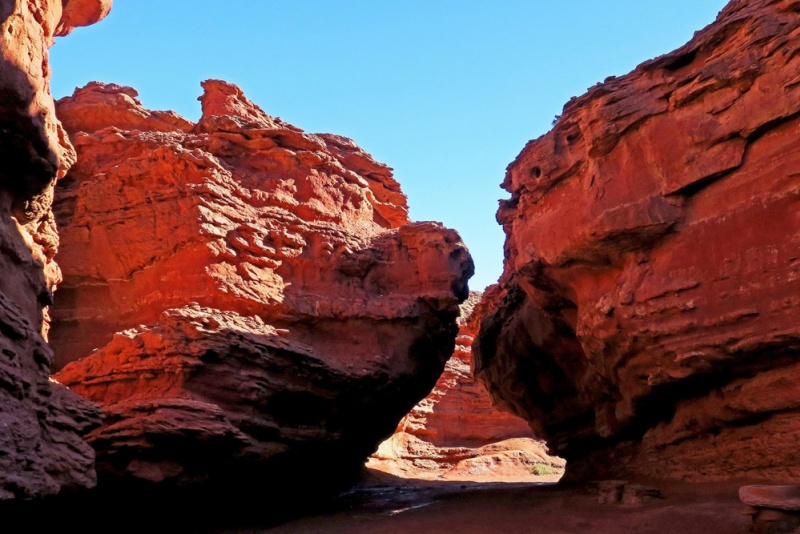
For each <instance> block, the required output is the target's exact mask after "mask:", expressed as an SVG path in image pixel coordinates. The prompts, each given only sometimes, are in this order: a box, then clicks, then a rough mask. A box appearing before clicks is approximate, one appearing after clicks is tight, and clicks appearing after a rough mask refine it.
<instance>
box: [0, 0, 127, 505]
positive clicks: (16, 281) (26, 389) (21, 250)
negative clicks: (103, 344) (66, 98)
mask: <svg viewBox="0 0 800 534" xmlns="http://www.w3.org/2000/svg"><path fill="white" fill-rule="evenodd" d="M110 7H111V1H110V0H105V1H101V0H70V1H69V2H63V3H62V2H61V0H18V1H7V2H3V3H2V5H1V6H0V161H2V165H1V166H0V501H6V500H16V499H32V498H40V497H43V496H49V495H53V494H56V493H59V492H60V491H61V490H62V489H63V488H65V487H68V488H75V487H92V486H94V484H95V478H96V477H95V472H94V453H93V451H92V449H91V448H90V447H89V446H88V445H87V444H86V443H85V441H84V440H83V439H82V438H81V434H83V433H85V432H87V431H88V430H89V429H91V428H92V427H93V426H96V425H98V424H99V421H100V420H99V415H100V414H99V411H98V410H97V409H96V407H94V406H93V405H92V404H91V403H89V402H87V401H85V400H84V399H82V398H80V397H78V396H77V395H74V394H72V393H70V392H69V391H67V390H66V389H65V388H63V387H60V386H59V385H57V384H54V383H53V382H50V381H49V380H48V377H49V375H50V366H51V363H52V360H53V354H52V352H51V350H50V348H49V347H48V346H47V344H46V342H45V340H46V338H47V329H48V316H47V306H48V305H49V304H50V303H51V300H52V291H53V288H54V287H55V285H56V284H58V282H59V280H60V277H61V275H60V272H59V270H58V266H57V265H56V264H55V262H54V261H53V256H54V255H55V253H56V248H57V246H58V235H57V234H56V229H55V223H54V220H53V214H52V212H51V210H50V206H51V202H52V198H53V188H54V185H55V181H56V179H57V178H59V177H62V176H63V175H64V174H65V173H66V170H67V168H69V166H70V164H71V163H72V162H74V160H75V151H74V149H73V148H72V145H70V143H69V140H68V139H67V136H66V134H65V132H64V130H63V128H62V127H61V125H60V124H59V122H58V120H57V119H56V116H55V112H54V108H53V98H52V96H51V95H50V87H49V80H50V72H49V64H48V47H49V46H50V45H51V44H52V43H53V37H54V35H64V34H66V33H68V32H69V31H71V30H72V29H73V28H74V27H75V26H83V25H87V24H92V23H93V22H96V21H98V20H99V19H101V18H102V17H103V16H105V15H106V14H107V13H108V10H109V9H110ZM92 10H94V11H92ZM79 13H80V16H79V15H78V14H79Z"/></svg>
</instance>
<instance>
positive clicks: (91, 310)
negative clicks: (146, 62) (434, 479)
mask: <svg viewBox="0 0 800 534" xmlns="http://www.w3.org/2000/svg"><path fill="white" fill-rule="evenodd" d="M203 87H204V89H205V93H204V95H203V96H202V97H201V102H202V107H203V115H202V118H201V119H200V121H199V122H198V123H197V124H192V123H190V122H188V121H186V120H185V119H182V118H180V117H178V116H176V115H174V114H171V113H164V112H151V111H149V110H146V109H144V108H143V107H142V106H141V104H140V102H139V101H138V100H136V96H137V95H136V92H135V91H134V90H133V89H131V88H127V87H120V86H116V85H105V84H99V83H93V84H90V85H88V86H87V87H84V88H82V89H78V90H76V92H75V94H74V95H73V96H72V97H68V98H65V99H62V100H61V101H59V102H58V111H59V114H60V116H61V117H62V118H63V120H64V124H65V125H66V128H67V129H68V131H69V133H70V136H71V137H72V139H73V143H74V144H75V146H76V148H77V152H78V162H77V164H76V165H75V166H74V167H73V168H72V170H71V171H70V172H69V174H68V175H67V177H66V178H65V179H64V180H62V181H61V182H60V184H59V188H58V191H57V194H56V203H55V212H56V215H57V219H58V223H59V227H60V229H61V230H60V231H61V238H62V246H61V249H60V252H59V255H58V257H57V260H58V262H59V264H60V265H61V268H62V270H63V273H64V282H63V283H62V285H61V286H60V288H59V291H58V293H57V298H56V305H55V307H54V312H53V317H54V326H53V332H52V340H53V345H54V346H55V347H57V360H58V362H59V365H64V364H67V363H68V364H69V365H66V367H64V369H63V370H61V371H60V372H59V373H58V374H57V375H56V378H57V379H58V380H59V381H61V382H62V383H64V384H67V385H68V386H69V387H70V388H71V389H72V390H73V391H76V392H79V393H81V394H82V395H85V396H86V397H88V398H90V399H92V400H94V401H96V402H98V403H99V404H101V406H102V407H103V409H104V410H105V411H106V412H107V414H108V417H107V419H106V421H105V424H104V425H103V427H102V428H100V429H98V430H96V431H94V432H93V433H92V434H91V435H90V436H89V439H90V442H91V443H92V444H93V446H94V447H95V448H96V450H97V454H98V460H97V462H98V471H99V473H100V475H101V477H102V476H106V477H108V479H109V480H116V481H121V482H123V483H125V482H124V481H125V480H136V481H150V482H163V483H164V484H166V485H169V484H173V483H174V484H191V483H194V482H202V481H206V480H211V481H218V482H222V483H221V484H220V487H222V486H224V483H225V482H226V481H228V482H233V483H235V481H236V480H242V478H251V479H258V480H263V481H266V480H269V481H270V482H269V484H271V485H273V486H271V487H275V486H276V485H279V484H281V483H284V484H296V485H298V486H300V487H303V488H305V491H313V490H315V489H317V488H318V487H320V486H324V485H326V484H328V483H331V482H334V481H336V480H338V479H340V478H341V476H340V475H342V474H344V473H350V472H355V470H356V469H358V468H359V467H360V464H361V463H363V461H364V459H365V458H366V457H367V456H368V455H369V454H370V453H371V452H372V451H373V450H374V449H375V448H376V447H377V445H378V443H379V442H380V441H381V440H382V439H384V438H385V437H387V436H388V435H390V434H391V432H392V430H393V429H394V428H395V427H396V425H397V422H398V421H399V420H400V419H401V418H402V416H403V415H404V414H405V413H407V412H408V410H409V409H410V408H411V407H412V406H413V405H414V403H415V402H417V401H418V400H419V399H420V398H422V397H423V396H424V395H425V394H426V393H427V392H428V391H430V389H431V387H432V386H433V384H434V383H435V381H436V378H437V377H438V376H439V374H440V373H441V371H442V368H443V366H444V363H445V361H446V360H447V358H448V357H449V355H450V354H451V353H452V351H453V347H454V339H455V336H456V333H457V326H456V318H457V316H458V312H459V308H458V304H459V302H460V301H461V300H463V299H465V298H466V297H467V292H468V290H467V286H466V282H467V278H468V277H469V276H470V275H471V273H472V260H471V259H470V257H469V253H468V252H467V250H466V248H465V247H464V245H463V244H462V243H461V240H460V238H459V236H458V234H456V232H454V231H452V230H448V229H445V228H443V227H442V226H441V225H439V224H437V223H410V222H409V221H408V216H407V208H406V201H405V196H404V195H403V194H402V192H401V191H400V188H399V185H398V184H397V182H396V181H395V180H394V179H393V178H392V174H391V169H389V168H388V167H386V166H385V165H383V164H381V163H378V162H376V161H375V160H373V159H372V157H370V156H369V155H368V154H366V153H365V152H364V151H362V150H361V149H360V148H358V147H357V146H356V145H355V144H354V143H353V142H352V141H351V140H349V139H347V138H344V137H340V136H335V135H327V134H321V135H312V134H306V133H304V132H302V131H301V130H300V129H298V128H296V127H294V126H291V125H289V124H287V123H285V122H283V121H281V120H280V119H277V118H273V117H270V116H269V115H267V114H266V113H264V112H263V111H262V110H261V109H259V108H258V107H257V106H256V105H255V104H253V103H252V102H250V101H248V100H247V99H246V98H245V97H244V95H243V94H242V92H241V90H240V89H239V88H238V87H236V86H234V85H231V84H228V83H226V82H221V81H217V80H209V81H206V82H204V83H203ZM70 362H71V363H70ZM309 481H313V483H311V484H310V483H309ZM283 487H286V486H283Z"/></svg>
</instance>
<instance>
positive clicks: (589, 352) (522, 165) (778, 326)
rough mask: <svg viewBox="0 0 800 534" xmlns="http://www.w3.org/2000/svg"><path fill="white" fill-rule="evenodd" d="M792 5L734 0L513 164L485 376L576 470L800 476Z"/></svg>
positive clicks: (586, 101) (799, 177) (567, 112)
mask: <svg viewBox="0 0 800 534" xmlns="http://www.w3.org/2000/svg"><path fill="white" fill-rule="evenodd" d="M799 13H800V3H798V2H797V1H796V0H734V1H733V2H731V3H730V4H729V5H728V6H727V7H726V8H725V9H724V10H723V11H722V12H721V13H720V15H719V18H718V19H717V21H716V22H715V23H713V24H711V25H710V26H708V27H707V28H705V29H704V30H702V31H700V32H698V33H696V34H695V36H694V38H693V39H692V40H691V41H690V42H689V43H688V44H687V45H685V46H683V47H682V48H680V49H678V50H676V51H675V52H672V53H669V54H667V55H664V56H661V57H659V58H656V59H654V60H651V61H648V62H646V63H643V64H642V65H640V66H639V67H637V68H636V70H634V71H633V72H632V73H630V74H628V75H626V76H622V77H619V78H610V79H607V80H606V81H605V82H604V83H602V84H598V85H597V86H595V87H593V88H591V89H590V90H589V92H588V93H587V94H585V95H584V96H581V97H580V98H576V99H573V100H571V101H570V102H569V103H568V104H567V105H566V106H565V108H564V112H563V114H562V115H561V117H560V118H559V120H558V121H557V123H556V124H555V127H554V128H553V130H552V131H551V132H549V133H548V134H546V135H544V136H543V137H541V138H539V139H536V140H534V141H531V142H530V143H528V145H527V146H526V147H525V149H524V150H523V151H522V153H521V154H520V155H519V156H518V158H517V159H516V160H515V161H514V162H513V163H512V164H511V165H510V166H509V168H508V172H507V175H506V179H505V182H504V183H503V187H504V188H505V189H506V190H507V191H509V192H510V193H511V199H510V200H506V201H501V206H500V209H499V211H498V220H499V221H500V222H501V224H502V225H503V227H504V229H505V232H506V245H505V252H506V261H505V272H504V275H503V277H502V278H501V287H499V288H496V289H495V290H493V291H492V292H491V294H490V295H487V296H486V297H485V300H486V305H487V306H489V308H490V313H489V314H488V315H487V318H486V320H485V321H484V322H483V324H482V327H481V331H480V335H479V337H478V339H477V340H476V348H475V354H476V356H475V367H476V372H477V375H478V376H479V377H480V379H481V380H482V381H483V382H484V383H485V384H486V385H487V387H488V389H489V390H490V392H491V394H492V395H493V396H494V397H496V398H497V399H500V400H502V401H503V402H504V403H506V404H507V405H508V406H510V407H512V408H513V410H514V411H515V412H516V413H518V414H520V415H522V416H524V417H525V418H526V419H527V420H528V421H529V422H530V423H531V425H532V427H533V429H534V431H535V432H536V434H537V435H538V436H542V437H546V438H547V439H548V441H549V443H550V445H551V447H552V448H553V449H554V450H555V452H557V453H558V454H559V455H560V456H563V457H565V458H566V459H567V460H568V464H567V476H568V477H573V478H581V477H593V478H599V477H601V476H605V475H609V474H614V475H628V474H632V475H640V476H649V477H659V478H660V477H665V478H682V479H688V480H715V479H726V478H732V477H750V478H757V479H775V480H787V479H795V480H796V479H798V478H800V456H798V455H797V454H796V444H797V442H798V440H799V439H800V416H799V415H798V413H800V412H798V408H800V397H799V396H798V395H797V391H798V388H800V367H798V365H800V363H799V362H798V358H797V355H798V353H800V217H799V216H798V215H799V214H800V174H799V173H798V168H800V143H799V142H798V141H800V16H798V14H799Z"/></svg>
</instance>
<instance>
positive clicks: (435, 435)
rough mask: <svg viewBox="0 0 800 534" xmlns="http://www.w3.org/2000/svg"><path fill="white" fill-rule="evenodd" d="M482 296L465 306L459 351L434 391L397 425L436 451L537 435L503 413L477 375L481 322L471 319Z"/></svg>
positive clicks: (473, 295)
mask: <svg viewBox="0 0 800 534" xmlns="http://www.w3.org/2000/svg"><path fill="white" fill-rule="evenodd" d="M480 298H481V293H480V292H477V291H473V292H471V293H470V297H469V299H468V300H467V301H465V302H464V303H463V304H462V305H461V317H459V320H458V323H459V331H458V337H456V349H455V351H454V352H453V355H452V356H451V357H450V359H449V360H448V361H447V364H446V365H445V369H444V373H442V376H440V377H439V380H438V381H437V382H436V386H434V388H433V391H431V392H430V394H429V395H428V396H427V397H425V398H424V399H423V400H421V401H420V402H419V403H418V404H417V405H416V406H414V408H413V409H412V410H411V411H410V412H409V413H408V415H406V416H405V417H404V418H403V420H402V421H401V422H400V424H399V425H398V427H397V431H398V432H405V433H407V434H411V435H413V436H416V437H417V438H420V439H422V440H424V441H427V442H430V443H431V444H433V445H435V446H437V447H480V446H482V445H487V444H489V443H493V442H497V441H502V440H505V439H510V438H521V437H532V436H533V432H532V431H531V429H530V427H529V426H528V424H527V423H526V422H525V421H524V420H523V419H520V418H519V417H517V416H515V415H512V414H510V413H508V412H504V411H501V410H498V409H497V408H495V407H494V406H492V401H491V399H490V398H489V395H488V394H487V392H486V389H485V388H484V387H483V386H482V385H481V384H480V383H478V382H476V381H475V379H474V378H473V377H472V371H471V369H470V368H471V365H472V342H473V339H474V337H475V335H476V334H477V331H478V326H479V324H480V320H479V319H480V318H479V317H477V316H473V315H472V311H473V309H474V307H475V305H476V304H477V303H478V301H479V300H480Z"/></svg>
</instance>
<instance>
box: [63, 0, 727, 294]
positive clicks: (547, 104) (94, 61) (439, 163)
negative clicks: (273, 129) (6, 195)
mask: <svg viewBox="0 0 800 534" xmlns="http://www.w3.org/2000/svg"><path fill="white" fill-rule="evenodd" d="M725 3H726V2H725V1H724V0H601V1H598V0H549V1H544V0H496V1H494V2H487V1H486V0H481V1H477V0H458V1H456V0H402V1H401V0H397V1H391V0H290V1H286V0H284V1H280V2H278V1H275V0H226V1H224V2H220V1H219V0H213V1H212V0H192V1H189V0H115V1H114V7H113V10H112V12H111V14H110V15H109V16H108V18H107V19H105V20H104V21H102V22H101V23H99V24H97V25H95V26H91V27H89V28H79V29H77V30H76V31H75V32H74V33H73V34H72V35H70V36H69V37H67V38H64V39H58V40H57V41H56V45H55V46H54V47H53V49H52V51H51V63H52V71H53V78H52V90H53V94H54V95H55V97H56V98H59V97H61V96H64V95H67V94H71V93H72V91H73V90H74V88H75V87H77V86H82V85H84V84H86V83H87V82H89V81H91V80H100V81H104V82H114V83H119V84H123V85H130V86H133V87H135V88H136V89H137V90H138V91H139V94H140V98H141V100H142V102H143V103H144V105H145V106H146V107H148V108H151V109H172V110H175V111H177V112H178V113H180V114H182V115H184V116H186V117H187V118H190V119H193V120H196V119H197V118H198V117H199V115H200V105H199V103H198V102H197V100H196V99H197V97H198V96H199V95H200V93H201V89H200V85H199V83H200V81H201V80H204V79H207V78H222V79H224V80H228V81H230V82H233V83H236V84H237V85H239V86H241V87H242V89H244V92H245V94H246V95H247V96H248V98H250V100H252V101H254V102H256V103H257V104H258V105H259V106H261V107H262V108H263V109H264V110H265V111H266V112H267V113H269V114H271V115H273V116H278V117H281V118H282V119H284V120H286V121H288V122H290V123H292V124H294V125H296V126H299V127H300V128H303V129H304V130H306V131H307V132H331V133H337V134H341V135H346V136H348V137H352V138H353V139H355V141H356V142H357V143H358V144H359V145H361V147H362V148H364V149H365V150H367V151H368V152H370V153H371V154H372V155H373V156H374V157H375V158H376V159H378V160H380V161H383V162H385V163H387V164H389V165H390V166H391V167H393V168H394V169H395V177H396V178H397V180H398V181H399V182H400V184H401V185H402V187H403V190H404V191H405V193H406V195H408V200H409V205H410V207H411V217H412V218H413V219H415V220H437V221H442V222H444V223H445V224H446V225H447V226H449V227H451V228H455V229H457V230H458V231H459V232H460V233H461V236H462V237H463V238H464V241H465V242H466V244H467V246H468V247H469V249H470V251H471V252H472V255H473V257H474V258H475V264H476V274H475V277H474V278H473V279H472V281H471V283H470V286H471V287H472V288H473V289H483V287H485V286H486V285H488V284H491V283H493V282H495V281H496V280H497V278H498V277H499V275H500V273H501V271H502V261H503V232H502V229H501V228H500V226H499V225H498V224H497V223H496V222H495V212H496V210H497V200H498V199H499V198H504V197H507V194H506V193H505V192H504V191H502V190H501V189H500V188H499V184H500V182H501V181H502V180H503V176H504V173H505V168H506V165H508V164H509V163H510V162H511V161H512V160H513V159H514V158H515V157H516V155H517V154H518V153H519V151H520V150H522V147H523V146H524V145H525V143H526V142H527V141H528V140H529V139H533V138H536V137H538V136H540V135H542V134H543V133H545V132H546V131H547V130H548V129H549V128H550V126H551V123H552V120H553V118H554V116H555V115H556V114H559V113H561V109H562V107H563V105H564V103H566V102H567V100H569V98H570V97H572V96H577V95H580V94H583V93H584V92H585V91H586V89H587V88H588V87H590V86H592V85H594V84H595V83H597V82H599V81H601V80H603V79H605V78H606V77H607V76H610V75H617V76H618V75H621V74H625V73H626V72H628V71H630V70H632V69H633V68H634V67H635V66H636V65H637V64H639V63H641V62H642V61H644V60H647V59H650V58H652V57H655V56H657V55H660V54H662V53H666V52H668V51H670V50H672V49H674V48H677V47H678V46H680V45H682V44H683V43H685V42H686V41H688V40H689V39H690V38H691V36H692V33H693V32H694V31H695V30H699V29H700V28H702V27H704V26H705V25H707V24H709V23H711V22H712V21H713V20H714V18H715V17H716V14H717V12H718V11H719V10H720V9H722V7H723V6H724V5H725Z"/></svg>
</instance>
